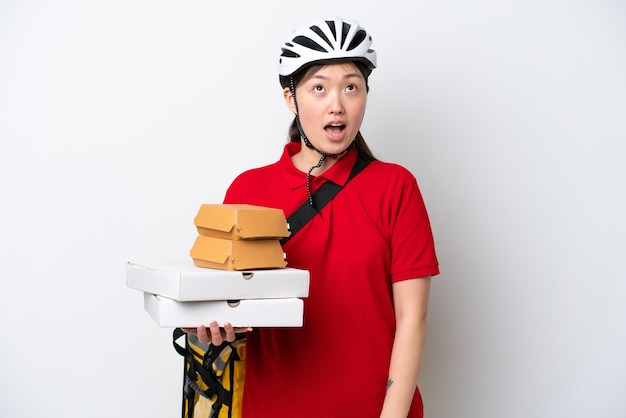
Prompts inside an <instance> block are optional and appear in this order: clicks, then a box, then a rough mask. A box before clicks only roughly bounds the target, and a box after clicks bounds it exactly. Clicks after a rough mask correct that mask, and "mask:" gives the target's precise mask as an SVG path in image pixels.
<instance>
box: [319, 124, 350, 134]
mask: <svg viewBox="0 0 626 418" xmlns="http://www.w3.org/2000/svg"><path fill="white" fill-rule="evenodd" d="M344 129H346V125H344V124H342V123H330V124H328V125H326V126H325V127H324V130H325V131H326V132H328V133H330V134H333V135H338V134H340V133H342V132H343V131H344Z"/></svg>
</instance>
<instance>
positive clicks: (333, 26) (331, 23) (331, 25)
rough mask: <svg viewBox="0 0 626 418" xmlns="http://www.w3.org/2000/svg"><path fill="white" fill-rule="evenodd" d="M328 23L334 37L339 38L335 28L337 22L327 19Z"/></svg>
mask: <svg viewBox="0 0 626 418" xmlns="http://www.w3.org/2000/svg"><path fill="white" fill-rule="evenodd" d="M326 24H327V25H328V27H329V28H330V31H331V32H332V33H333V38H335V39H337V28H335V22H334V21H332V20H327V21H326Z"/></svg>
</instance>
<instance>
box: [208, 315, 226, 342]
mask: <svg viewBox="0 0 626 418" xmlns="http://www.w3.org/2000/svg"><path fill="white" fill-rule="evenodd" d="M209 331H211V344H213V345H222V343H223V342H224V338H222V331H221V330H220V326H219V325H217V322H215V321H211V323H210V324H209Z"/></svg>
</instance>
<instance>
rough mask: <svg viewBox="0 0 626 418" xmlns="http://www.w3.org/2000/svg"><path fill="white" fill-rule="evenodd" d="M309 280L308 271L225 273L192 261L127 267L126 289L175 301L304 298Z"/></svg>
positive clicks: (307, 291) (130, 263) (267, 270)
mask: <svg viewBox="0 0 626 418" xmlns="http://www.w3.org/2000/svg"><path fill="white" fill-rule="evenodd" d="M309 280H310V277H309V272H308V271H306V270H299V269H294V268H290V267H286V268H282V269H265V270H254V271H224V270H217V269H209V268H200V267H196V266H195V265H194V264H193V263H192V261H191V260H185V261H173V262H157V263H132V262H128V263H127V264H126V285H127V286H128V287H129V288H132V289H137V290H140V291H143V292H148V293H151V294H156V295H159V296H164V297H167V298H169V299H173V300H176V301H207V300H231V299H280V298H305V297H307V296H308V295H309Z"/></svg>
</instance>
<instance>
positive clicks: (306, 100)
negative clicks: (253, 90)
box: [284, 63, 367, 154]
mask: <svg viewBox="0 0 626 418" xmlns="http://www.w3.org/2000/svg"><path fill="white" fill-rule="evenodd" d="M284 97H285V101H286V102H287V105H288V106H289V108H290V109H291V111H292V112H294V113H296V108H295V105H294V103H293V97H292V95H291V91H290V90H289V88H286V89H285V90H284ZM296 100H297V102H298V112H299V115H300V122H301V123H302V129H303V130H304V132H305V133H306V135H307V137H308V138H309V140H310V141H311V143H312V144H313V145H314V146H315V147H316V148H317V149H319V150H320V151H324V152H326V153H329V154H338V153H340V152H342V151H344V150H345V149H346V148H347V147H348V146H349V145H350V143H351V142H352V141H353V140H354V138H355V137H356V134H357V133H358V131H359V129H360V128H361V122H362V121H363V115H364V113H365V102H366V100H367V85H366V82H365V78H364V77H363V74H361V72H360V71H359V70H358V68H357V67H356V66H355V65H353V64H351V63H343V64H330V65H325V66H323V67H321V68H320V69H319V70H318V71H316V72H315V73H314V74H312V75H311V76H310V77H305V79H304V80H303V81H302V82H300V84H299V85H298V86H296Z"/></svg>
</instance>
